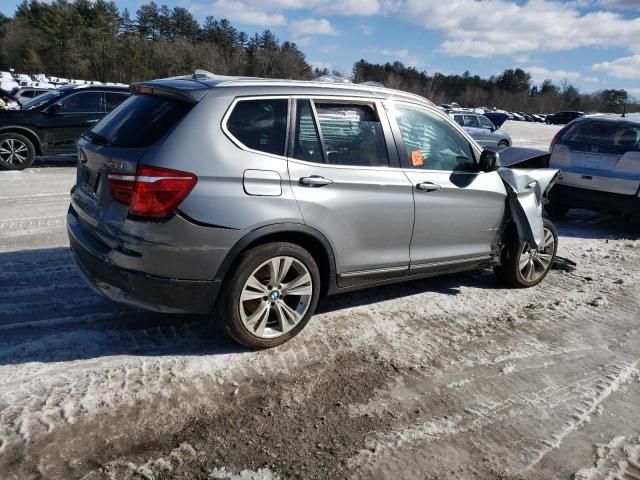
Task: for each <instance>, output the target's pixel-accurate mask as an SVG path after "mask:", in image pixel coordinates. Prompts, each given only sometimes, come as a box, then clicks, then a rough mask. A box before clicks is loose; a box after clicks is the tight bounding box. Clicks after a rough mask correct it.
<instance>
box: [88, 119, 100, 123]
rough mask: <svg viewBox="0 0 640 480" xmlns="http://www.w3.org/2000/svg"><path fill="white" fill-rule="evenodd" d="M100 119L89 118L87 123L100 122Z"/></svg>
mask: <svg viewBox="0 0 640 480" xmlns="http://www.w3.org/2000/svg"><path fill="white" fill-rule="evenodd" d="M99 121H100V119H99V118H96V119H94V120H87V123H98V122H99Z"/></svg>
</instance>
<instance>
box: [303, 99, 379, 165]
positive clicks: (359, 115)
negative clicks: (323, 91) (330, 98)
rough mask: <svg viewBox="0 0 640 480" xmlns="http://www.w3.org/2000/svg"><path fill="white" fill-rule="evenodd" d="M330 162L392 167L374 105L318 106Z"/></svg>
mask: <svg viewBox="0 0 640 480" xmlns="http://www.w3.org/2000/svg"><path fill="white" fill-rule="evenodd" d="M315 106H316V113H317V114H318V122H319V123H320V132H321V134H322V140H323V142H324V148H325V150H326V151H325V155H326V159H327V163H331V164H334V165H354V166H363V167H366V166H375V167H388V166H389V157H388V154H387V147H386V143H385V141H384V135H383V133H382V125H381V124H380V120H379V119H378V115H377V114H376V112H375V110H374V109H373V107H372V106H370V105H347V104H330V103H316V104H315Z"/></svg>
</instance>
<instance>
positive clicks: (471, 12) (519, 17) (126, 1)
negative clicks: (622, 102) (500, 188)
mask: <svg viewBox="0 0 640 480" xmlns="http://www.w3.org/2000/svg"><path fill="white" fill-rule="evenodd" d="M142 3H145V2H143V1H141V0H117V1H116V4H117V5H118V6H119V7H120V8H121V9H124V8H125V7H127V8H129V10H130V11H131V12H132V14H135V11H136V10H137V9H138V8H139V6H140V4H142ZM156 3H159V4H161V3H166V4H167V5H169V6H170V7H173V6H176V5H180V6H183V7H186V8H188V9H189V10H190V11H191V12H192V13H193V14H194V15H195V16H196V18H198V19H199V20H202V19H203V18H204V17H205V16H207V15H213V16H215V17H225V18H228V19H229V20H231V21H232V22H233V23H234V25H236V26H237V27H238V28H240V29H242V30H244V31H246V32H247V33H248V34H251V33H253V32H255V31H261V30H264V29H266V28H270V29H271V30H273V31H274V32H275V33H276V35H277V36H278V37H279V38H280V39H281V40H285V39H288V40H294V41H296V42H297V43H298V44H299V46H300V48H301V49H302V50H303V51H304V52H305V53H306V55H307V60H308V61H309V62H310V63H312V64H313V65H319V66H327V67H329V68H335V69H339V70H342V71H345V72H349V71H350V70H351V67H352V65H353V63H354V62H355V61H357V60H359V59H360V58H365V59H367V60H369V61H371V62H386V61H394V60H399V61H402V62H403V63H405V64H410V65H414V66H416V67H417V68H419V69H421V70H426V71H427V72H429V73H433V72H435V71H440V72H443V73H462V72H464V71H465V70H469V71H470V72H471V73H472V74H476V73H477V74H479V75H481V76H489V75H492V74H496V73H499V72H501V71H502V70H504V69H505V68H513V67H516V66H519V67H522V68H525V69H526V70H528V71H529V72H531V73H532V74H533V78H534V81H535V82H536V83H539V82H541V81H542V80H543V79H544V78H551V79H552V80H554V81H555V82H558V83H559V82H561V81H562V80H563V79H567V80H568V81H569V82H571V83H573V84H574V85H576V86H578V87H579V88H580V89H581V90H582V91H585V92H588V91H594V90H600V89H603V88H625V89H627V90H628V91H629V92H630V93H631V94H632V95H633V96H636V97H637V98H640V0H564V1H563V0H238V1H233V0H167V1H165V2H162V0H156ZM17 4H18V2H17V1H16V0H0V11H2V12H3V13H5V14H7V15H11V14H12V13H13V11H14V10H15V7H16V5H17Z"/></svg>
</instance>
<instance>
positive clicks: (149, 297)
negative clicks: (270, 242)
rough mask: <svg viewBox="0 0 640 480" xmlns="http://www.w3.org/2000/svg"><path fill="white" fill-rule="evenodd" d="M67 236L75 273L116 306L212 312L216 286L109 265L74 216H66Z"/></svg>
mask: <svg viewBox="0 0 640 480" xmlns="http://www.w3.org/2000/svg"><path fill="white" fill-rule="evenodd" d="M67 233H68V235H69V244H70V246H71V251H72V252H73V256H74V260H75V262H76V265H77V267H78V272H79V273H80V276H81V277H82V278H83V280H84V281H85V282H86V283H87V284H88V285H89V287H91V289H92V290H94V291H95V292H97V293H99V294H101V295H103V296H105V297H107V298H109V299H111V300H113V301H116V302H119V303H124V304H127V305H131V306H134V307H137V308H142V309H145V310H150V311H155V312H163V313H200V314H206V313H211V312H212V311H213V306H214V303H215V300H216V297H217V294H218V291H219V289H220V282H217V281H199V280H180V279H173V278H163V277H156V276H152V275H147V274H144V273H141V272H134V271H131V270H126V269H123V268H120V267H117V266H115V265H113V264H112V263H111V262H109V249H108V247H106V246H105V245H104V244H101V243H99V242H98V241H97V240H95V239H94V238H92V237H91V235H90V234H88V233H87V232H85V231H83V229H82V227H81V226H80V224H79V222H78V218H77V216H76V214H75V212H74V211H73V210H72V209H70V210H69V212H68V213H67Z"/></svg>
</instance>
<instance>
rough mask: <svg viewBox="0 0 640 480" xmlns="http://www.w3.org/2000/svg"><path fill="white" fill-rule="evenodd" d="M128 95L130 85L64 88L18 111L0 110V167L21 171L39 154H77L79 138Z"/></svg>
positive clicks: (37, 98)
mask: <svg viewBox="0 0 640 480" xmlns="http://www.w3.org/2000/svg"><path fill="white" fill-rule="evenodd" d="M129 95H130V93H129V89H128V88H127V87H106V86H72V87H66V88H65V87H63V88H60V89H57V90H51V91H50V92H47V93H44V94H42V95H39V96H37V97H35V98H33V99H31V100H28V101H26V102H23V103H22V106H21V109H19V110H0V168H4V169H8V170H22V169H25V168H27V167H29V166H30V165H31V164H32V163H33V159H34V158H35V156H36V155H57V154H70V153H75V152H76V147H75V140H76V138H78V137H79V136H80V134H81V133H82V132H84V131H85V130H87V129H88V128H89V127H91V126H93V125H94V124H95V123H97V122H98V121H99V120H100V119H101V118H102V117H103V116H104V115H105V114H106V113H108V112H110V111H111V110H113V109H114V108H115V107H117V106H118V105H120V103H122V102H123V101H124V100H126V99H127V98H128V97H129Z"/></svg>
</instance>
